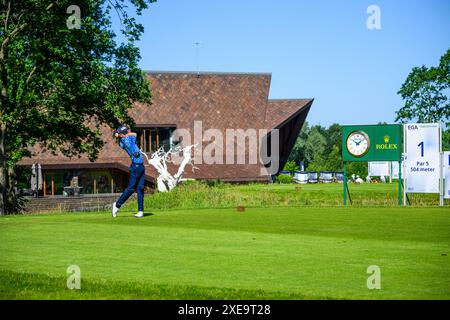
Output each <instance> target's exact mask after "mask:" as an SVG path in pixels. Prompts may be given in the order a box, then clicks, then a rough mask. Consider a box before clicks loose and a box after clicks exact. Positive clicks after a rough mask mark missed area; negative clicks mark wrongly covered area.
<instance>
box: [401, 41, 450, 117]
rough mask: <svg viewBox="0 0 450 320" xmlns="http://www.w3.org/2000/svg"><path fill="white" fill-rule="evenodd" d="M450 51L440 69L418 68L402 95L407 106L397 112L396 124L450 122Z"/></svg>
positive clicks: (402, 90) (403, 88) (411, 75)
mask: <svg viewBox="0 0 450 320" xmlns="http://www.w3.org/2000/svg"><path fill="white" fill-rule="evenodd" d="M448 89H450V49H449V50H447V52H446V53H445V54H444V55H443V56H442V57H441V59H440V63H439V65H438V66H437V67H431V68H427V67H426V66H422V67H415V68H413V69H412V71H411V73H410V74H409V75H408V77H407V78H406V81H405V83H403V85H402V87H401V89H400V90H399V92H398V94H400V95H401V97H402V99H403V100H405V105H404V106H403V107H402V108H400V110H398V111H397V112H396V121H400V122H405V121H407V120H413V119H414V120H417V121H418V122H439V121H444V122H448V121H449V120H450V101H449V97H448Z"/></svg>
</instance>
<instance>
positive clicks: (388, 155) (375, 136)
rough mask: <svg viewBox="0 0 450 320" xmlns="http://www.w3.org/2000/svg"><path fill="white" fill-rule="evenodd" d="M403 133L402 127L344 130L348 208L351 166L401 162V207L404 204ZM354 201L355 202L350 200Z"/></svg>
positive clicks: (380, 126) (392, 125)
mask: <svg viewBox="0 0 450 320" xmlns="http://www.w3.org/2000/svg"><path fill="white" fill-rule="evenodd" d="M402 151H403V130H402V126H401V125H399V124H388V125H350V126H343V129H342V160H343V167H344V197H343V198H344V205H346V204H347V193H348V196H350V193H349V190H348V185H347V163H348V162H369V161H397V162H398V163H399V177H398V205H399V206H401V205H402V201H401V200H402V183H401V181H402V173H401V167H402ZM350 202H352V201H350Z"/></svg>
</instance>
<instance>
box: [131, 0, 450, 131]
mask: <svg viewBox="0 0 450 320" xmlns="http://www.w3.org/2000/svg"><path fill="white" fill-rule="evenodd" d="M372 4H374V5H377V6H379V7H380V9H381V30H369V29H368V28H367V27H366V20H367V18H368V17H369V14H367V13H366V10H367V8H368V6H369V5H372ZM449 13H450V1H448V0H431V1H425V0H422V1H418V0H412V1H411V0H403V1H402V0H372V1H365V0H339V1H337V0H328V1H324V0H318V1H295V0H281V1H267V0H259V1H256V0H247V1H243V0H241V1H238V0H227V1H216V0H160V1H159V2H157V3H155V4H153V5H151V7H150V9H149V10H148V11H146V12H145V13H144V14H143V16H141V17H139V18H138V21H140V22H141V23H143V25H144V27H145V34H144V35H143V37H142V39H141V41H140V42H139V43H138V46H139V47H140V49H141V55H142V61H141V64H140V66H141V68H142V69H144V70H168V71H192V70H194V71H195V70H196V50H195V45H194V42H195V41H201V42H202V44H201V45H200V48H199V61H200V63H199V65H200V70H201V71H223V72H271V73H272V83H271V89H270V98H315V102H314V104H313V107H312V109H311V112H310V114H309V116H308V121H309V122H310V123H311V124H322V125H326V126H327V125H329V124H331V123H334V122H337V123H341V124H371V123H377V122H379V121H386V122H388V123H393V122H394V118H395V111H396V110H397V109H398V108H399V107H401V106H402V100H401V98H400V97H399V96H398V95H397V91H398V90H399V88H400V86H401V84H402V83H403V82H404V80H405V79H406V76H407V75H408V73H409V72H410V70H411V68H412V67H414V66H420V65H423V64H425V65H428V66H431V65H436V64H438V62H439V58H440V57H441V56H442V55H443V54H444V52H445V51H446V50H447V49H448V48H450V41H449V40H450V18H449Z"/></svg>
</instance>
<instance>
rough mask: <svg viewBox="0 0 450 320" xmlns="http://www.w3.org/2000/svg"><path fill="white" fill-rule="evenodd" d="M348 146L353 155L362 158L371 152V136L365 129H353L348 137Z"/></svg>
mask: <svg viewBox="0 0 450 320" xmlns="http://www.w3.org/2000/svg"><path fill="white" fill-rule="evenodd" d="M346 146H347V151H348V152H349V153H350V154H351V155H352V156H353V157H356V158H360V157H362V156H364V155H365V154H366V153H367V152H369V148H370V140H369V136H368V135H367V134H366V133H365V132H364V131H353V132H352V133H350V134H349V136H348V138H347V142H346Z"/></svg>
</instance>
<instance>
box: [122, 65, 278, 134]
mask: <svg viewBox="0 0 450 320" xmlns="http://www.w3.org/2000/svg"><path fill="white" fill-rule="evenodd" d="M147 78H148V80H149V81H150V84H151V87H152V91H153V103H152V105H151V106H148V105H143V104H140V103H137V104H136V106H135V107H134V108H133V110H131V111H130V115H131V116H132V117H133V118H134V119H135V121H136V123H137V124H138V125H141V124H157V123H166V124H177V127H178V128H191V127H192V125H193V123H194V121H196V120H202V121H203V124H204V126H205V127H213V128H217V129H225V128H261V127H263V123H264V113H265V108H266V104H267V97H268V95H269V87H270V80H271V75H270V74H268V73H212V72H208V73H200V74H197V73H195V72H147Z"/></svg>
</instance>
